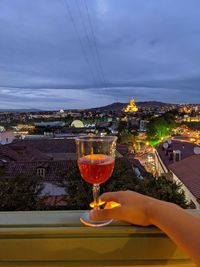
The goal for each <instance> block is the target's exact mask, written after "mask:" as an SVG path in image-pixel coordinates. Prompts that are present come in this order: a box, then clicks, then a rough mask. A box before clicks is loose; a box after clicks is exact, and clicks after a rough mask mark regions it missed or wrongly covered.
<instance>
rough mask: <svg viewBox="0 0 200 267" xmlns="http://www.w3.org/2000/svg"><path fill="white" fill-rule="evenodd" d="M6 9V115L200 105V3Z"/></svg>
mask: <svg viewBox="0 0 200 267" xmlns="http://www.w3.org/2000/svg"><path fill="white" fill-rule="evenodd" d="M47 2H48V3H47ZM0 9H1V10H2V12H1V14H0V30H1V38H0V108H38V109H61V108H66V109H68V108H69V109H70V108H91V107H98V106H103V105H107V104H111V103H113V102H117V101H118V102H128V101H129V99H130V98H131V97H134V98H135V100H136V101H148V100H156V101H162V102H169V103H199V102H200V101H199V99H200V90H199V85H200V79H199V72H200V37H199V36H200V3H199V1H197V0H192V1H190V2H188V1H186V0H181V1H180V0H175V1H172V0H169V1H167V3H166V1H162V0H159V1H156V2H155V1H149V0H148V1H145V0H142V1H141V0H140V1H131V0H126V1H123V4H122V1H117V0H110V1H105V0H101V1H89V0H87V1H86V0H77V1H70V0H63V1H52V0H50V1H49V0H48V1H46V0H43V1H41V0H38V1H31V0H30V1H25V0H14V1H10V2H9V1H1V3H0ZM180 10H181V12H180Z"/></svg>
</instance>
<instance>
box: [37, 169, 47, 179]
mask: <svg viewBox="0 0 200 267" xmlns="http://www.w3.org/2000/svg"><path fill="white" fill-rule="evenodd" d="M37 175H38V176H40V177H45V168H37Z"/></svg>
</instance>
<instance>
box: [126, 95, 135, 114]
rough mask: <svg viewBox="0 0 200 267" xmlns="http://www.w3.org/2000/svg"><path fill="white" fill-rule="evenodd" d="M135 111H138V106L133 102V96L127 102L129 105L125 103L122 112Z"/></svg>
mask: <svg viewBox="0 0 200 267" xmlns="http://www.w3.org/2000/svg"><path fill="white" fill-rule="evenodd" d="M136 111H138V107H137V106H136V104H135V100H134V98H131V99H130V102H129V105H127V106H126V107H125V108H124V112H136Z"/></svg>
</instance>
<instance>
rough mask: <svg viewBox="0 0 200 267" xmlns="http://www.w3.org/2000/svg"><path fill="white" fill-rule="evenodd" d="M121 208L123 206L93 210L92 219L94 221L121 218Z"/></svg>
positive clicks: (91, 212)
mask: <svg viewBox="0 0 200 267" xmlns="http://www.w3.org/2000/svg"><path fill="white" fill-rule="evenodd" d="M120 210H121V207H117V208H113V209H104V210H92V211H90V219H91V220H94V221H104V220H111V219H114V220H120Z"/></svg>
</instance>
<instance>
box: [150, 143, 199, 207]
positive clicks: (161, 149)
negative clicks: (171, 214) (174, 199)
mask: <svg viewBox="0 0 200 267" xmlns="http://www.w3.org/2000/svg"><path fill="white" fill-rule="evenodd" d="M195 147H196V145H195V144H192V143H189V142H183V141H182V142H181V141H174V140H173V141H172V142H170V144H168V145H166V142H165V143H161V144H160V145H159V146H158V147H157V148H156V150H155V169H156V174H157V176H165V177H166V178H167V179H172V180H173V181H175V182H177V183H179V184H181V189H182V190H183V191H184V192H185V196H186V199H187V201H188V203H190V204H191V206H192V207H194V208H197V209H200V155H195V153H194V148H195Z"/></svg>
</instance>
